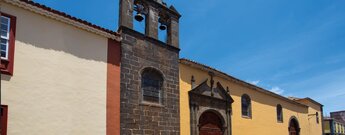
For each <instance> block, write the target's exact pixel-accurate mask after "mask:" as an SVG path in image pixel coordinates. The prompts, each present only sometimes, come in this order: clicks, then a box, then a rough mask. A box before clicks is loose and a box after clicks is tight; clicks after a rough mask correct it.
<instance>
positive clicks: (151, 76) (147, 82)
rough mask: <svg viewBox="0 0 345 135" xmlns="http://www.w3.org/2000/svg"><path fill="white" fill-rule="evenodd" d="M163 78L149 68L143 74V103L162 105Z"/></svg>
mask: <svg viewBox="0 0 345 135" xmlns="http://www.w3.org/2000/svg"><path fill="white" fill-rule="evenodd" d="M162 85H163V77H162V75H161V73H160V72H159V71H157V70H155V69H152V68H147V69H144V71H143V72H142V74H141V89H142V96H143V98H142V99H143V101H147V102H153V103H161V98H162Z"/></svg>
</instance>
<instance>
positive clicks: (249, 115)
mask: <svg viewBox="0 0 345 135" xmlns="http://www.w3.org/2000/svg"><path fill="white" fill-rule="evenodd" d="M244 98H245V99H246V100H247V103H248V105H247V109H246V110H247V114H245V112H244V108H243V107H244V102H243V101H244ZM241 115H242V118H248V119H251V118H252V100H251V98H250V96H249V95H248V94H243V95H242V96H241Z"/></svg>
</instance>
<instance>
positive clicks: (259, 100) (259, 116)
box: [180, 64, 322, 135]
mask: <svg viewBox="0 0 345 135" xmlns="http://www.w3.org/2000/svg"><path fill="white" fill-rule="evenodd" d="M192 75H193V76H194V77H195V80H196V84H197V85H198V84H200V83H201V82H202V81H204V80H205V79H207V78H209V75H208V72H206V71H201V70H199V69H197V68H193V67H190V66H187V65H185V64H180V108H181V109H180V110H181V134H182V135H189V134H190V126H189V125H190V124H189V123H190V112H189V99H188V91H189V90H191V84H190V80H191V76H192ZM214 80H215V82H220V83H221V84H222V85H223V86H224V87H229V89H230V94H231V97H232V98H233V99H234V103H233V104H232V108H233V114H232V130H233V131H232V133H233V135H255V134H257V135H264V134H269V135H288V125H289V119H290V118H291V117H292V116H295V117H296V118H297V119H298V122H299V124H300V128H301V135H321V134H322V128H321V124H319V125H320V126H319V125H317V124H316V121H313V120H312V119H310V117H309V116H308V114H309V113H310V112H308V111H309V110H312V109H308V107H305V106H302V105H296V104H293V103H290V102H287V101H285V100H282V99H279V98H276V97H273V96H271V95H268V94H264V93H261V92H258V91H257V90H253V89H251V88H248V87H245V86H243V85H241V84H238V83H234V82H233V81H229V80H226V79H224V78H220V77H215V78H214ZM244 93H246V94H248V95H249V96H250V98H251V99H252V119H246V118H242V115H241V96H242V94H244ZM277 104H281V105H282V107H283V118H284V119H283V123H279V122H277V116H276V105H277ZM311 113H315V112H311ZM319 114H322V113H321V112H319ZM314 117H315V116H314ZM311 121H313V122H311ZM320 123H321V122H320ZM316 127H317V128H316ZM312 130H313V131H312Z"/></svg>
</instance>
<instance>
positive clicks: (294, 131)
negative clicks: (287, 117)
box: [289, 119, 300, 135]
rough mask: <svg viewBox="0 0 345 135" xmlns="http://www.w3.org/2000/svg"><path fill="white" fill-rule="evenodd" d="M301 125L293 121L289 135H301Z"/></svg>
mask: <svg viewBox="0 0 345 135" xmlns="http://www.w3.org/2000/svg"><path fill="white" fill-rule="evenodd" d="M299 131H300V128H299V124H298V122H297V120H296V119H291V121H290V124H289V135H299Z"/></svg>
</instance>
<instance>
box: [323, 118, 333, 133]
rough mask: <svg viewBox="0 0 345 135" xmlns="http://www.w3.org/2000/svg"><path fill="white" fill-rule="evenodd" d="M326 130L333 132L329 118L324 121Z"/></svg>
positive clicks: (326, 131)
mask: <svg viewBox="0 0 345 135" xmlns="http://www.w3.org/2000/svg"><path fill="white" fill-rule="evenodd" d="M324 130H325V133H331V125H330V121H329V120H325V121H324Z"/></svg>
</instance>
